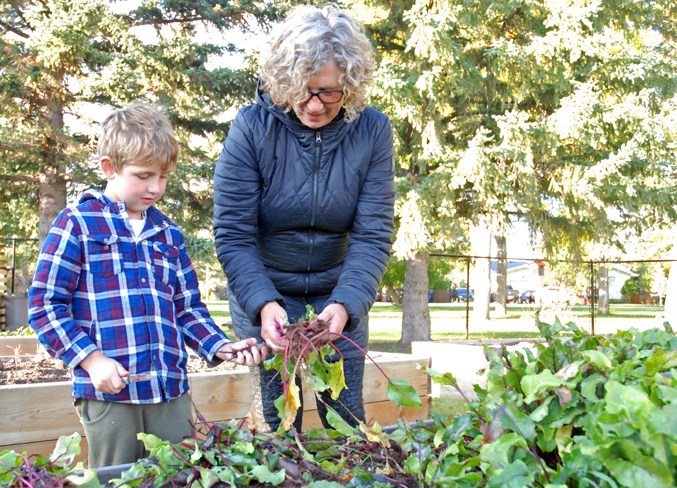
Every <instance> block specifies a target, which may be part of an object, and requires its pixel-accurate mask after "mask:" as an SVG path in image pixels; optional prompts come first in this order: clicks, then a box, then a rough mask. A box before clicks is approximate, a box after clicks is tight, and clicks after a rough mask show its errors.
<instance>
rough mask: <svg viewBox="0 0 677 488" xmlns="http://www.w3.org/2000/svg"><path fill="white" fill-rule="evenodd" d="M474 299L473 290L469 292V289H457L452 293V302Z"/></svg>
mask: <svg viewBox="0 0 677 488" xmlns="http://www.w3.org/2000/svg"><path fill="white" fill-rule="evenodd" d="M473 298H475V294H474V293H473V291H472V290H468V289H467V288H456V289H454V291H453V292H452V293H451V301H452V302H465V301H472V300H473Z"/></svg>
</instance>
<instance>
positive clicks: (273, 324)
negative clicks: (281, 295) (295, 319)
mask: <svg viewBox="0 0 677 488" xmlns="http://www.w3.org/2000/svg"><path fill="white" fill-rule="evenodd" d="M288 324H289V320H288V319H287V312H286V311H285V310H284V308H282V307H281V306H280V304H279V303H277V302H268V303H266V304H265V305H264V306H263V308H262V309H261V337H262V338H263V340H264V341H266V346H268V347H269V348H270V350H271V351H272V352H273V354H279V353H283V352H284V348H285V347H286V346H287V339H285V338H284V336H285V334H286V333H287V329H286V328H285V326H286V325H288Z"/></svg>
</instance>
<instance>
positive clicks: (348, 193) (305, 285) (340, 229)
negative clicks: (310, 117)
mask: <svg viewBox="0 0 677 488" xmlns="http://www.w3.org/2000/svg"><path fill="white" fill-rule="evenodd" d="M394 202H395V185H394V163H393V153H392V129H391V125H390V122H389V120H388V118H387V117H386V116H385V115H383V114H382V113H380V112H378V111H376V110H374V109H371V108H367V109H366V110H365V111H363V112H362V113H361V114H360V116H359V117H358V118H357V119H356V120H354V121H353V122H351V123H345V121H344V120H343V111H341V112H340V113H339V115H338V116H337V117H336V119H334V120H333V121H332V122H331V123H330V124H328V125H327V126H325V127H322V128H321V129H318V130H316V129H310V128H308V127H307V126H305V125H303V124H302V123H301V122H299V120H298V119H297V118H296V117H295V116H294V115H293V114H291V113H284V112H283V111H282V110H281V109H280V108H279V107H275V106H272V103H271V102H270V99H269V98H268V96H267V95H266V94H261V93H260V92H259V93H258V94H257V103H256V104H255V105H251V106H248V107H245V108H243V109H242V110H240V111H239V113H238V114H237V116H236V118H235V120H234V122H233V125H232V127H231V129H230V132H229V133H228V137H227V139H226V141H225V143H224V145H223V150H222V152H221V155H220V157H219V160H218V163H217V166H216V172H215V176H214V235H215V241H216V251H217V255H218V257H219V260H220V262H221V264H222V265H223V268H224V271H225V272H226V276H227V278H228V285H229V287H230V288H231V291H232V292H233V293H234V295H235V297H236V298H237V302H238V304H239V305H240V307H241V308H242V309H243V310H244V312H245V313H246V314H247V316H248V317H249V320H250V321H251V323H252V324H257V323H258V322H259V318H258V313H259V311H260V309H261V308H262V307H263V305H264V304H265V303H267V302H269V301H273V300H278V301H280V302H284V300H285V298H289V299H291V297H306V296H319V295H329V301H330V302H331V301H334V302H338V303H342V304H344V306H345V307H346V310H347V311H348V313H349V314H350V317H351V320H350V323H349V324H348V326H347V327H346V331H347V332H349V331H350V330H351V329H354V328H355V327H356V326H357V324H358V323H359V322H360V321H361V320H362V319H363V318H364V317H365V316H366V315H367V314H368V311H369V308H370V307H371V305H372V304H373V301H374V299H375V296H376V289H377V287H378V284H379V282H380V280H381V278H382V276H383V273H384V270H385V267H386V264H387V262H388V258H389V253H390V247H391V239H392V234H393V206H394ZM316 311H317V312H318V313H319V312H320V310H316ZM290 319H292V317H290Z"/></svg>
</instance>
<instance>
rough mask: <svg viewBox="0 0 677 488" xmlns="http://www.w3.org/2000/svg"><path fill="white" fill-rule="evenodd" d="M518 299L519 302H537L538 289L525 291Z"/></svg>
mask: <svg viewBox="0 0 677 488" xmlns="http://www.w3.org/2000/svg"><path fill="white" fill-rule="evenodd" d="M517 301H518V302H519V303H536V291H535V290H526V291H523V292H522V294H521V295H520V297H519V299H518V300H517Z"/></svg>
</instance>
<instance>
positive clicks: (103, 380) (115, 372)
mask: <svg viewBox="0 0 677 488" xmlns="http://www.w3.org/2000/svg"><path fill="white" fill-rule="evenodd" d="M80 367H81V368H82V369H84V370H85V371H87V373H88V374H89V377H90V378H91V380H92V383H93V384H94V388H96V389H97V390H98V391H100V392H102V393H113V394H116V393H120V392H121V391H122V390H123V389H124V388H125V387H126V386H127V385H126V384H125V382H124V381H123V380H122V378H123V377H125V376H129V371H127V370H126V369H125V368H124V366H122V365H121V364H120V363H118V362H117V361H116V360H115V359H111V358H109V357H107V356H106V355H104V354H103V353H102V352H101V351H98V350H97V351H94V352H93V353H91V354H90V355H89V356H87V357H86V358H85V359H83V360H82V362H81V363H80Z"/></svg>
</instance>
